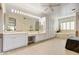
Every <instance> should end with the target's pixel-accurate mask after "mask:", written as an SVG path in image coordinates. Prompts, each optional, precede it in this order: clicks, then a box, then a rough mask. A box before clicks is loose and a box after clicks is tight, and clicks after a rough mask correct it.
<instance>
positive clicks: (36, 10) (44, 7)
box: [5, 3, 64, 16]
mask: <svg viewBox="0 0 79 59" xmlns="http://www.w3.org/2000/svg"><path fill="white" fill-rule="evenodd" d="M63 4H64V3H63ZM61 5H62V3H6V5H5V6H6V9H7V10H8V11H10V10H11V9H19V10H22V11H24V12H27V13H31V14H33V15H36V16H41V15H43V14H48V13H51V12H52V11H53V7H56V6H61Z"/></svg>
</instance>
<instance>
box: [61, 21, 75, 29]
mask: <svg viewBox="0 0 79 59" xmlns="http://www.w3.org/2000/svg"><path fill="white" fill-rule="evenodd" d="M60 29H61V30H75V22H74V21H70V22H62V23H60Z"/></svg>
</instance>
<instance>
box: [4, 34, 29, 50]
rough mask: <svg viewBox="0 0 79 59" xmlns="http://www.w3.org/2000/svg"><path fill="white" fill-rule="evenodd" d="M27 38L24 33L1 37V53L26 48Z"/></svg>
mask: <svg viewBox="0 0 79 59" xmlns="http://www.w3.org/2000/svg"><path fill="white" fill-rule="evenodd" d="M27 44H28V38H27V34H26V33H11V34H8V33H7V34H4V36H3V51H8V50H11V49H15V48H19V47H22V46H27Z"/></svg>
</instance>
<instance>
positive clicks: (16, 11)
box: [11, 9, 40, 19]
mask: <svg viewBox="0 0 79 59" xmlns="http://www.w3.org/2000/svg"><path fill="white" fill-rule="evenodd" d="M11 12H12V13H17V14H21V15H27V16H30V17H34V18H37V19H40V17H38V16H34V15H32V14H29V13H25V12H23V11H20V10H16V9H11Z"/></svg>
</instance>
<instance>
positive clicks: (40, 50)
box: [1, 38, 78, 55]
mask: <svg viewBox="0 0 79 59" xmlns="http://www.w3.org/2000/svg"><path fill="white" fill-rule="evenodd" d="M65 44H66V39H58V38H54V39H50V40H47V41H43V42H39V43H35V44H31V45H29V46H27V47H22V48H18V49H15V50H11V51H8V52H4V53H1V54H3V55H78V53H75V52H73V51H69V50H66V49H65Z"/></svg>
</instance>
